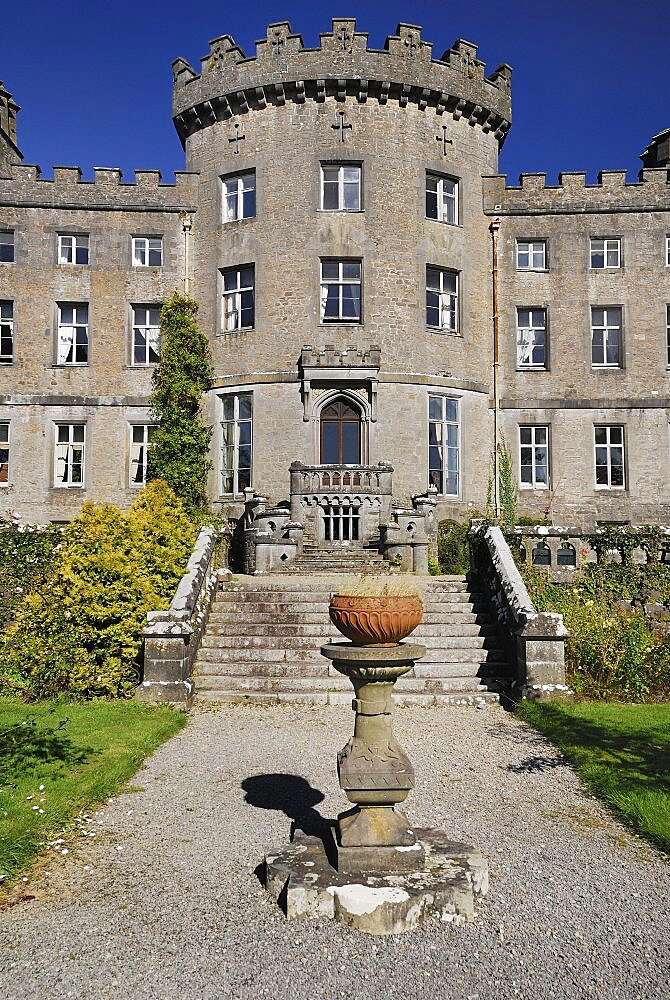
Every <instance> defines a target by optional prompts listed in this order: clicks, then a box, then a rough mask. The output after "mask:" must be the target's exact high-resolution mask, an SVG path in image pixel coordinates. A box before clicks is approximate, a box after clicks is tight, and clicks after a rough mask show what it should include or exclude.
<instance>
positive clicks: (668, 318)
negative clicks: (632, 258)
mask: <svg viewBox="0 0 670 1000" xmlns="http://www.w3.org/2000/svg"><path fill="white" fill-rule="evenodd" d="M0 305H1V304H0ZM665 364H666V367H668V368H670V305H666V307H665Z"/></svg>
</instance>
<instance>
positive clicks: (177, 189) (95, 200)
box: [0, 163, 198, 211]
mask: <svg viewBox="0 0 670 1000" xmlns="http://www.w3.org/2000/svg"><path fill="white" fill-rule="evenodd" d="M197 179H198V174H197V173H194V172H191V171H185V170H182V171H176V172H175V180H174V183H172V184H164V183H163V182H162V178H161V173H160V171H159V170H136V171H135V174H134V179H133V180H132V181H124V180H123V174H122V171H121V170H120V169H118V168H117V167H96V168H95V169H94V178H93V180H82V171H81V168H80V167H58V166H57V167H54V168H53V178H43V177H42V176H41V170H40V168H39V167H38V166H37V165H36V164H30V163H26V164H23V163H13V164H11V165H10V167H9V170H8V176H7V177H0V205H15V206H17V207H32V206H40V207H47V208H48V207H51V206H53V207H54V208H62V207H68V208H79V207H81V208H83V209H88V208H95V207H100V208H123V209H127V210H132V209H133V208H137V210H143V211H147V210H148V209H149V208H151V207H155V209H156V210H157V211H163V210H170V209H172V210H181V209H193V208H194V207H195V204H196V191H197Z"/></svg>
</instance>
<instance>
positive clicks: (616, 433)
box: [593, 424, 626, 490]
mask: <svg viewBox="0 0 670 1000" xmlns="http://www.w3.org/2000/svg"><path fill="white" fill-rule="evenodd" d="M593 443H594V451H595V463H596V489H611V490H622V489H625V486H626V467H625V460H626V454H625V445H624V429H623V426H622V425H621V424H602V425H598V426H595V427H594V428H593Z"/></svg>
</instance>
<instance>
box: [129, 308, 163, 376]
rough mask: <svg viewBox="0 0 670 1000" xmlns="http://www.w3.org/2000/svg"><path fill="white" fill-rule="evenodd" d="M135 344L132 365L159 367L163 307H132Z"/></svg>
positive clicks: (133, 345)
mask: <svg viewBox="0 0 670 1000" xmlns="http://www.w3.org/2000/svg"><path fill="white" fill-rule="evenodd" d="M131 308H132V310H133V344H132V362H131V364H133V365H137V366H138V367H139V366H142V365H157V364H158V362H159V361H160V340H161V307H160V306H159V305H153V306H132V307H131Z"/></svg>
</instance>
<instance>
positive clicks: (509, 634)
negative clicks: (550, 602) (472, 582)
mask: <svg viewBox="0 0 670 1000" xmlns="http://www.w3.org/2000/svg"><path fill="white" fill-rule="evenodd" d="M481 532H482V528H481V527H474V528H473V529H472V531H471V536H470V538H471V543H472V544H471V551H472V562H473V573H474V574H475V575H476V577H477V578H478V581H479V582H480V583H481V585H482V588H483V590H484V592H485V593H486V595H487V596H488V597H489V599H490V600H491V604H492V608H493V611H494V613H495V615H496V617H497V620H498V626H499V628H500V631H501V633H502V636H503V638H504V640H505V642H506V646H507V653H508V656H509V659H510V662H511V663H512V664H513V665H514V667H515V674H516V676H515V688H516V690H517V691H518V692H519V693H520V695H521V697H522V698H528V699H531V700H533V701H548V700H556V699H566V698H569V697H571V696H572V692H571V691H570V689H569V688H568V686H567V685H566V683H565V640H566V638H567V636H568V632H567V630H566V628H565V625H564V624H563V616H562V615H559V614H553V613H549V612H538V611H536V609H535V607H534V606H533V602H532V600H531V598H530V595H529V593H528V591H527V589H526V585H525V584H524V582H523V580H522V579H521V574H520V573H519V570H518V569H517V566H516V564H515V562H514V558H513V556H512V552H511V550H510V547H509V545H508V544H507V542H506V540H505V536H504V535H503V533H502V531H501V529H500V528H499V527H497V526H493V527H489V528H486V530H485V531H484V534H483V537H482V535H481Z"/></svg>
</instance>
